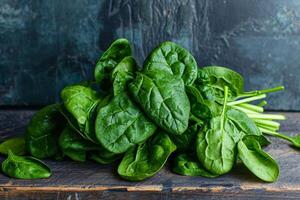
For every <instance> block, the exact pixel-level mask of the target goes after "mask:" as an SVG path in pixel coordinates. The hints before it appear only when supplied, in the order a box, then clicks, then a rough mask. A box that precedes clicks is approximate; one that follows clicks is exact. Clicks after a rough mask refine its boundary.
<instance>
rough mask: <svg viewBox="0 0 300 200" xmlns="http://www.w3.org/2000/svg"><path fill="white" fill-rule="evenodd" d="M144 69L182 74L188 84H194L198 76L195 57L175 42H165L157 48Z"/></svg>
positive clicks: (150, 55)
mask: <svg viewBox="0 0 300 200" xmlns="http://www.w3.org/2000/svg"><path fill="white" fill-rule="evenodd" d="M144 69H145V70H151V71H153V70H154V71H156V70H159V71H164V72H167V73H169V74H172V75H177V76H180V77H181V78H182V80H183V81H184V83H185V84H186V85H191V84H193V82H194V81H195V79H196V78H197V63H196V61H195V59H194V57H193V56H192V55H191V54H190V53H189V52H188V51H187V50H186V49H184V48H182V47H181V46H179V45H178V44H175V43H173V42H163V43H161V44H160V45H159V46H158V47H157V48H155V49H154V50H153V51H152V52H151V53H150V54H149V56H148V57H147V59H146V61H145V63H144Z"/></svg>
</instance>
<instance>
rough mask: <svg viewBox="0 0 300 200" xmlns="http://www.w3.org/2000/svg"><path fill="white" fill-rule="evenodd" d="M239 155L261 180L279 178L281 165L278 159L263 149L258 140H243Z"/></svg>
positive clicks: (270, 180)
mask: <svg viewBox="0 0 300 200" xmlns="http://www.w3.org/2000/svg"><path fill="white" fill-rule="evenodd" d="M238 156H239V158H240V159H241V160H242V162H243V163H244V164H245V166H246V167H247V168H248V169H249V170H250V171H251V172H252V173H253V174H254V175H255V176H257V177H258V178H260V179H261V180H263V181H266V182H274V181H276V180H277V178H278V176H279V167H278V165H277V163H276V161H275V160H273V158H272V157H271V156H270V155H268V154H267V153H266V152H264V151H263V150H262V149H261V147H260V145H259V142H257V141H256V140H254V139H246V140H241V141H240V142H239V143H238Z"/></svg>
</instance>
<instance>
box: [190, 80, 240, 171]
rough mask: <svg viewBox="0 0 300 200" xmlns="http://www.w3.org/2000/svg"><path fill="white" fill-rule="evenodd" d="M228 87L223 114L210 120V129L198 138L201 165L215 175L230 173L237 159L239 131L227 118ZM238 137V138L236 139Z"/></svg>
mask: <svg viewBox="0 0 300 200" xmlns="http://www.w3.org/2000/svg"><path fill="white" fill-rule="evenodd" d="M227 98H228V87H227V86H225V88H224V105H223V109H222V113H221V115H220V116H218V117H214V118H212V119H211V120H210V127H206V128H205V129H203V131H202V133H201V132H200V133H199V134H198V137H197V142H196V151H197V156H198V159H199V161H200V162H201V164H202V165H203V166H204V167H205V169H207V170H208V171H210V172H211V173H213V174H217V175H222V174H225V173H227V172H229V171H230V170H231V169H232V167H233V165H234V163H235V159H236V141H238V140H239V137H240V135H239V131H237V129H236V127H235V126H234V125H233V124H232V123H229V121H228V120H227V117H226V111H227V106H226V104H227ZM236 135H237V138H236Z"/></svg>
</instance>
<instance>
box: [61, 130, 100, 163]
mask: <svg viewBox="0 0 300 200" xmlns="http://www.w3.org/2000/svg"><path fill="white" fill-rule="evenodd" d="M59 146H60V148H61V150H62V152H63V154H64V155H67V156H68V157H70V158H71V159H72V160H75V161H81V162H83V161H85V160H86V152H87V151H91V150H98V149H99V147H98V146H97V145H96V144H94V143H92V142H91V141H89V140H85V139H84V138H82V137H81V136H80V135H79V134H78V133H77V132H76V131H75V130H73V129H72V128H71V127H66V128H65V129H64V130H63V131H62V133H61V134H60V136H59Z"/></svg>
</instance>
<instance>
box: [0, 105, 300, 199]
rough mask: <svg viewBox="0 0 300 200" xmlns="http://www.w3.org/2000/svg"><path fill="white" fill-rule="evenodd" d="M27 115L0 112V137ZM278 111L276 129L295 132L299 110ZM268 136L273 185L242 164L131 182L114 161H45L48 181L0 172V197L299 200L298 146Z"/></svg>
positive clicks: (15, 130) (17, 129) (17, 130)
mask: <svg viewBox="0 0 300 200" xmlns="http://www.w3.org/2000/svg"><path fill="white" fill-rule="evenodd" d="M33 113H34V111H32V110H2V111H0V139H4V138H6V137H8V136H10V135H15V134H22V133H23V132H24V127H25V125H26V124H27V122H28V120H29V119H30V117H31V116H32V114H33ZM284 114H285V115H286V116H287V118H288V119H287V120H286V121H284V122H283V123H282V131H283V132H284V133H286V134H290V135H294V134H296V133H297V132H298V131H299V132H300V113H284ZM271 140H272V142H273V143H272V144H271V145H270V146H268V147H267V148H266V150H267V151H268V152H269V153H270V154H271V155H272V156H273V157H274V158H275V159H276V160H277V161H278V163H279V165H280V169H281V175H280V178H279V180H278V181H277V182H276V183H271V184H270V183H263V182H261V181H260V180H258V179H257V178H256V177H254V176H253V175H252V174H251V173H250V172H249V171H248V170H247V169H245V167H244V166H242V165H239V166H237V167H236V168H235V169H234V170H233V171H232V172H231V173H229V174H227V175H224V176H221V177H219V178H215V179H207V178H202V177H185V176H180V175H176V174H173V173H171V172H170V169H169V167H168V166H166V167H165V168H164V169H162V170H161V171H160V172H159V173H158V174H157V175H156V176H154V177H153V178H150V179H148V180H145V181H142V182H137V183H134V182H127V181H124V180H122V179H120V178H119V177H118V175H117V174H116V166H114V165H99V164H97V163H93V162H87V163H76V162H72V161H63V162H57V161H51V160H47V161H46V163H47V164H48V165H49V166H50V168H51V169H52V172H53V175H52V176H51V178H49V179H42V180H17V179H11V178H8V177H6V176H4V175H3V174H0V199H1V200H2V199H14V200H15V199H68V200H72V199H76V200H81V199H84V200H86V199H120V200H122V199H204V200H205V199H300V173H299V172H300V150H297V149H295V148H291V147H289V146H288V144H287V142H285V141H282V140H277V139H274V138H271ZM1 159H3V157H2V158H1Z"/></svg>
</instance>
